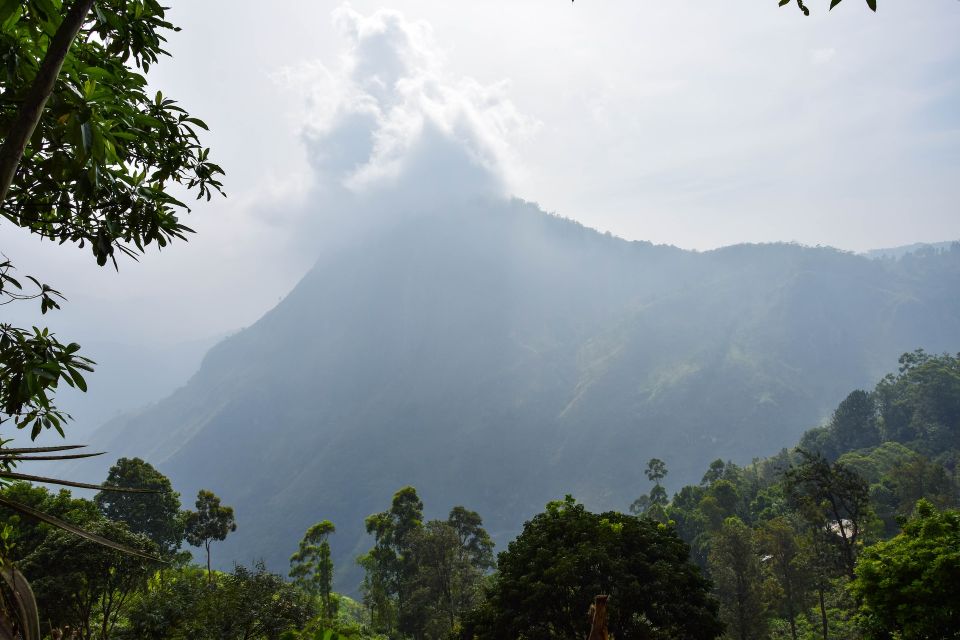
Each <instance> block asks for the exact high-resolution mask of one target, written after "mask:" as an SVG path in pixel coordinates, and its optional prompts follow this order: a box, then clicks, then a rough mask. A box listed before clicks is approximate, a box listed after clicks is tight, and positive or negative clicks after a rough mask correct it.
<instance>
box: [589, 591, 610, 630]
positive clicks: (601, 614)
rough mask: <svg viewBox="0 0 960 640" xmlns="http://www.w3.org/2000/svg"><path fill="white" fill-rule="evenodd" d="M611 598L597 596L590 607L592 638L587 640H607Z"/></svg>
mask: <svg viewBox="0 0 960 640" xmlns="http://www.w3.org/2000/svg"><path fill="white" fill-rule="evenodd" d="M609 598H610V596H597V597H595V598H594V599H593V604H592V605H591V606H590V636H589V637H588V638H587V640H607V637H608V636H607V600H608V599H609Z"/></svg>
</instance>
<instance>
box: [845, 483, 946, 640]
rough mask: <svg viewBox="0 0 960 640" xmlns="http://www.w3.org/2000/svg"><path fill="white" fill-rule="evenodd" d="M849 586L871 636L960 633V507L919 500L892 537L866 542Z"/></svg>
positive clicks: (944, 636)
mask: <svg viewBox="0 0 960 640" xmlns="http://www.w3.org/2000/svg"><path fill="white" fill-rule="evenodd" d="M851 589H852V590H853V592H854V594H855V595H856V596H857V597H858V598H859V600H860V603H861V605H860V620H861V624H862V626H863V627H864V629H865V631H866V633H867V637H869V638H876V639H878V640H880V639H883V640H887V639H890V638H956V637H960V512H957V511H943V512H939V511H937V509H936V507H934V506H933V505H932V504H931V503H930V502H928V501H926V500H921V501H919V502H918V503H917V509H916V515H915V516H914V517H913V518H911V519H910V520H909V521H907V522H906V523H905V524H904V526H903V532H902V533H900V534H899V535H897V536H896V537H894V538H893V539H891V540H887V541H885V542H878V543H877V544H875V545H873V546H871V547H868V548H867V549H866V550H865V551H864V553H863V555H862V556H861V557H860V559H859V561H858V562H857V569H856V578H855V579H854V580H853V582H852V583H851Z"/></svg>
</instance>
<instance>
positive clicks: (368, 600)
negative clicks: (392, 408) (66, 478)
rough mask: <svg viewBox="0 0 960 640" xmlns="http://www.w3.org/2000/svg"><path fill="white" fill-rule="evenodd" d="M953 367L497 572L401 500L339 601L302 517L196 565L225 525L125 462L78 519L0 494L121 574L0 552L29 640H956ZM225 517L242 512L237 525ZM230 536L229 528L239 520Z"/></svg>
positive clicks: (859, 404)
mask: <svg viewBox="0 0 960 640" xmlns="http://www.w3.org/2000/svg"><path fill="white" fill-rule="evenodd" d="M958 430H960V356H950V355H930V354H926V353H924V352H923V351H916V352H913V353H908V354H905V355H904V356H902V357H901V359H900V368H899V371H898V372H897V373H895V374H891V375H888V376H887V377H885V378H884V379H883V380H881V381H880V382H879V384H877V385H876V387H875V388H874V389H873V390H872V391H869V392H868V391H859V390H858V391H854V392H852V393H851V394H850V395H849V396H848V397H847V398H846V399H845V400H844V401H843V402H841V403H840V405H839V406H838V407H837V409H836V411H835V412H834V414H833V416H832V418H831V419H830V420H829V422H828V423H827V424H825V425H824V426H822V427H817V428H815V429H812V430H810V431H808V432H807V433H806V434H805V435H804V436H803V438H802V439H801V442H800V445H799V446H798V447H796V448H795V449H792V450H784V451H781V452H780V453H779V454H777V455H775V456H773V457H771V458H768V459H764V460H756V461H754V462H753V463H751V464H749V465H746V466H738V465H736V464H734V463H732V462H724V461H722V460H717V461H715V462H714V463H713V464H711V465H710V467H709V468H708V469H707V471H706V473H705V474H704V476H703V480H702V482H700V483H699V484H697V485H691V486H686V487H683V488H682V489H681V490H680V491H678V492H677V493H676V494H675V495H674V496H673V497H672V498H670V499H668V498H667V495H666V491H665V490H664V489H663V486H662V480H663V478H664V477H665V476H666V475H667V474H668V473H669V470H668V462H667V461H662V460H657V459H653V460H651V461H650V462H649V463H648V465H647V476H648V478H650V481H651V482H652V483H653V490H652V491H650V493H649V494H647V495H644V496H641V497H640V498H638V499H637V500H636V501H635V502H634V503H633V504H632V505H631V508H630V510H631V511H632V512H633V514H624V513H618V512H608V513H600V514H596V513H591V512H590V511H588V510H587V509H586V508H585V507H584V506H583V505H582V504H579V503H577V502H576V500H574V499H573V498H572V497H570V496H567V497H566V498H565V499H564V500H558V501H554V502H551V503H549V504H548V505H547V506H546V509H545V510H544V511H543V512H542V513H540V514H538V515H536V516H535V517H534V518H532V519H531V520H530V521H528V522H527V523H526V524H525V526H524V528H523V531H522V533H521V534H520V535H519V536H518V537H517V538H516V539H515V540H514V541H513V542H511V543H510V544H509V545H508V546H507V548H506V549H504V550H503V551H502V552H501V553H500V554H499V556H498V557H497V558H496V559H495V557H494V550H493V542H492V541H491V539H490V536H489V535H488V534H487V532H486V530H485V529H484V527H483V521H482V519H481V516H480V515H479V514H477V513H476V512H474V511H471V510H469V509H467V508H465V507H462V506H456V507H454V508H453V509H452V510H451V511H450V512H449V516H448V517H447V518H446V519H443V520H425V519H424V516H423V511H424V505H423V502H422V501H421V499H420V497H419V496H418V494H417V491H416V490H415V489H414V488H413V487H404V488H402V489H400V490H399V491H398V492H397V493H396V494H395V495H394V496H393V499H392V501H391V503H390V505H389V507H388V508H387V509H386V510H385V511H382V512H379V513H375V514H373V515H371V516H369V517H368V518H367V519H366V522H365V526H366V529H367V532H368V533H369V534H370V539H371V543H372V546H371V547H370V548H369V550H368V551H366V552H365V553H362V554H360V555H359V556H358V557H357V562H358V563H359V565H360V566H361V567H362V569H363V571H364V575H365V578H364V581H363V585H362V588H361V592H360V594H359V597H358V598H357V599H356V600H355V599H352V598H350V597H347V596H346V595H343V594H338V593H335V592H334V591H333V578H334V566H333V562H332V560H331V556H330V547H329V539H330V537H331V536H334V535H336V530H335V526H334V524H333V523H331V522H329V521H326V520H320V521H318V522H317V524H316V525H314V526H312V527H310V528H309V529H308V530H307V531H306V532H305V534H304V537H303V540H302V541H301V542H300V544H299V546H298V548H297V549H295V550H293V555H292V556H291V559H290V572H289V576H290V579H286V578H285V577H284V576H281V575H278V574H276V573H273V572H271V571H270V570H268V568H267V567H265V566H264V564H263V563H262V562H257V563H254V564H253V566H251V567H245V566H239V565H238V566H235V567H234V569H233V570H232V571H230V572H222V571H212V570H208V569H207V568H206V567H201V566H198V565H195V564H193V563H192V562H191V560H190V554H189V553H187V552H185V551H183V550H182V547H183V543H184V542H185V541H186V542H188V543H189V544H192V545H193V546H195V547H200V548H201V549H203V550H204V551H203V553H202V554H201V558H202V561H203V562H204V563H205V564H206V563H207V554H208V553H210V552H211V547H212V551H213V552H215V551H216V542H217V541H219V540H223V539H224V538H225V537H226V536H228V535H229V534H230V533H231V532H232V531H233V530H235V529H236V528H237V522H236V521H235V517H234V513H233V510H232V509H231V508H230V507H228V506H226V505H222V504H220V500H219V498H218V497H217V496H216V495H215V494H213V492H210V491H201V492H200V493H199V495H198V499H197V504H196V507H197V509H196V511H187V510H182V509H181V505H180V498H179V494H177V493H176V492H175V491H173V488H172V487H171V486H170V483H169V480H168V479H167V478H166V477H164V476H163V475H162V474H161V473H159V472H158V471H157V470H156V469H154V468H153V467H152V466H151V465H150V464H148V463H146V462H144V461H142V460H139V459H121V460H119V461H118V462H117V464H116V465H114V467H113V468H112V469H111V470H110V473H109V475H108V478H107V479H106V482H105V484H106V485H109V486H115V487H150V488H154V489H156V490H157V491H156V492H155V493H147V494H117V493H112V492H107V491H104V492H101V493H99V494H98V495H97V496H95V497H94V498H93V499H92V500H89V499H86V498H80V497H76V496H73V495H71V494H70V492H69V491H67V490H60V491H59V492H56V493H54V492H51V491H48V490H47V489H44V488H39V487H35V486H32V485H30V484H28V483H26V482H15V483H12V484H9V485H8V486H6V487H4V488H3V490H2V493H3V495H4V496H5V497H8V498H12V499H15V500H17V501H18V502H20V503H22V504H28V505H30V506H32V507H34V508H37V509H41V510H44V511H45V512H47V513H50V514H53V515H55V516H57V517H60V518H63V519H64V520H67V521H69V522H71V523H74V524H76V525H80V526H82V527H84V528H85V529H86V530H89V531H93V532H96V533H99V534H102V535H104V536H106V537H109V538H111V539H113V540H116V541H118V542H122V543H123V544H125V545H127V546H130V547H133V548H136V549H139V550H142V551H143V552H144V553H145V554H147V555H150V556H152V557H153V558H155V560H150V559H146V558H144V557H136V556H131V555H130V554H125V553H122V552H120V551H117V550H114V549H109V548H105V547H102V546H100V545H97V544H95V543H93V542H90V541H88V540H84V539H79V538H76V537H75V536H73V535H72V534H70V533H69V532H65V531H62V530H60V529H57V528H54V527H51V526H49V525H45V524H39V525H38V524H35V523H33V522H31V521H30V520H27V519H22V518H21V517H20V516H19V515H17V514H15V513H13V512H3V513H2V516H0V517H2V522H3V537H2V539H3V544H4V547H5V549H4V553H5V555H6V556H7V557H8V558H10V559H11V560H12V561H13V562H14V563H15V564H16V565H17V566H18V567H19V568H21V569H22V571H23V572H24V573H25V574H26V575H27V576H28V578H29V579H30V580H31V582H32V584H33V588H34V591H35V593H36V596H37V601H38V603H39V606H40V610H41V612H42V613H41V620H42V622H41V626H42V630H43V633H44V634H46V635H45V637H49V638H78V639H82V640H93V639H96V640H108V639H109V638H116V639H127V638H130V639H133V638H150V639H156V640H163V639H181V638H182V639H186V638H200V639H207V638H209V639H211V640H213V639H218V640H220V639H231V640H232V639H234V638H235V639H238V640H239V639H245V640H253V639H276V640H281V639H283V640H298V639H300V640H307V639H309V640H314V639H324V640H331V639H332V638H416V639H424V640H434V639H437V640H439V639H443V638H452V637H459V638H464V639H467V638H480V639H484V640H485V639H488V638H489V639H500V638H503V639H506V638H520V637H529V638H571V639H572V638H582V637H585V636H586V634H587V632H588V631H589V620H588V618H587V615H586V614H587V609H588V607H589V606H590V603H591V602H592V599H593V597H594V596H595V595H597V594H599V593H604V594H608V595H610V611H609V625H610V630H611V633H612V634H613V635H614V637H617V638H681V637H682V638H717V637H724V638H732V639H738V640H746V639H752V638H757V639H759V638H791V639H797V638H805V639H811V640H812V639H816V638H828V639H829V638H871V639H873V638H877V639H879V638H952V637H958V634H960V582H958V580H960V578H958V576H960V553H958V551H957V549H958V548H960V513H958V511H957V510H956V509H957V506H958V495H960V483H958V467H957V462H958V457H960V438H958ZM241 515H242V514H241ZM238 521H239V524H240V526H242V517H241V518H239V519H238Z"/></svg>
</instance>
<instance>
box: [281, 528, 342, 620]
mask: <svg viewBox="0 0 960 640" xmlns="http://www.w3.org/2000/svg"><path fill="white" fill-rule="evenodd" d="M334 531H336V528H335V527H334V526H333V523H332V522H330V521H329V520H324V521H322V522H318V523H316V524H314V525H313V526H311V527H310V528H309V529H307V532H306V533H305V534H304V535H303V539H302V540H300V545H299V547H298V548H297V551H296V553H294V554H293V555H292V556H290V577H291V578H293V579H294V581H295V582H296V583H297V584H299V585H300V586H301V587H303V589H304V590H306V591H307V592H308V593H310V594H311V595H313V596H319V597H320V602H321V609H322V610H321V613H322V615H323V616H324V618H325V619H326V620H328V621H329V620H332V619H333V617H334V616H335V615H336V613H337V610H336V600H335V599H334V598H333V597H332V594H333V559H332V557H331V555H330V541H329V538H330V535H331V534H332V533H334Z"/></svg>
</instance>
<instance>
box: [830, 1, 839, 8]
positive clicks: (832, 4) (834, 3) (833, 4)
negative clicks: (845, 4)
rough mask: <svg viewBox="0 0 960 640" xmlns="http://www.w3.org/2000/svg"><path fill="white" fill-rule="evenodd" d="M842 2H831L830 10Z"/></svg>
mask: <svg viewBox="0 0 960 640" xmlns="http://www.w3.org/2000/svg"><path fill="white" fill-rule="evenodd" d="M840 1H841V0H830V8H831V9H833V8H834V7H835V6H837V5H838V4H840Z"/></svg>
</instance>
